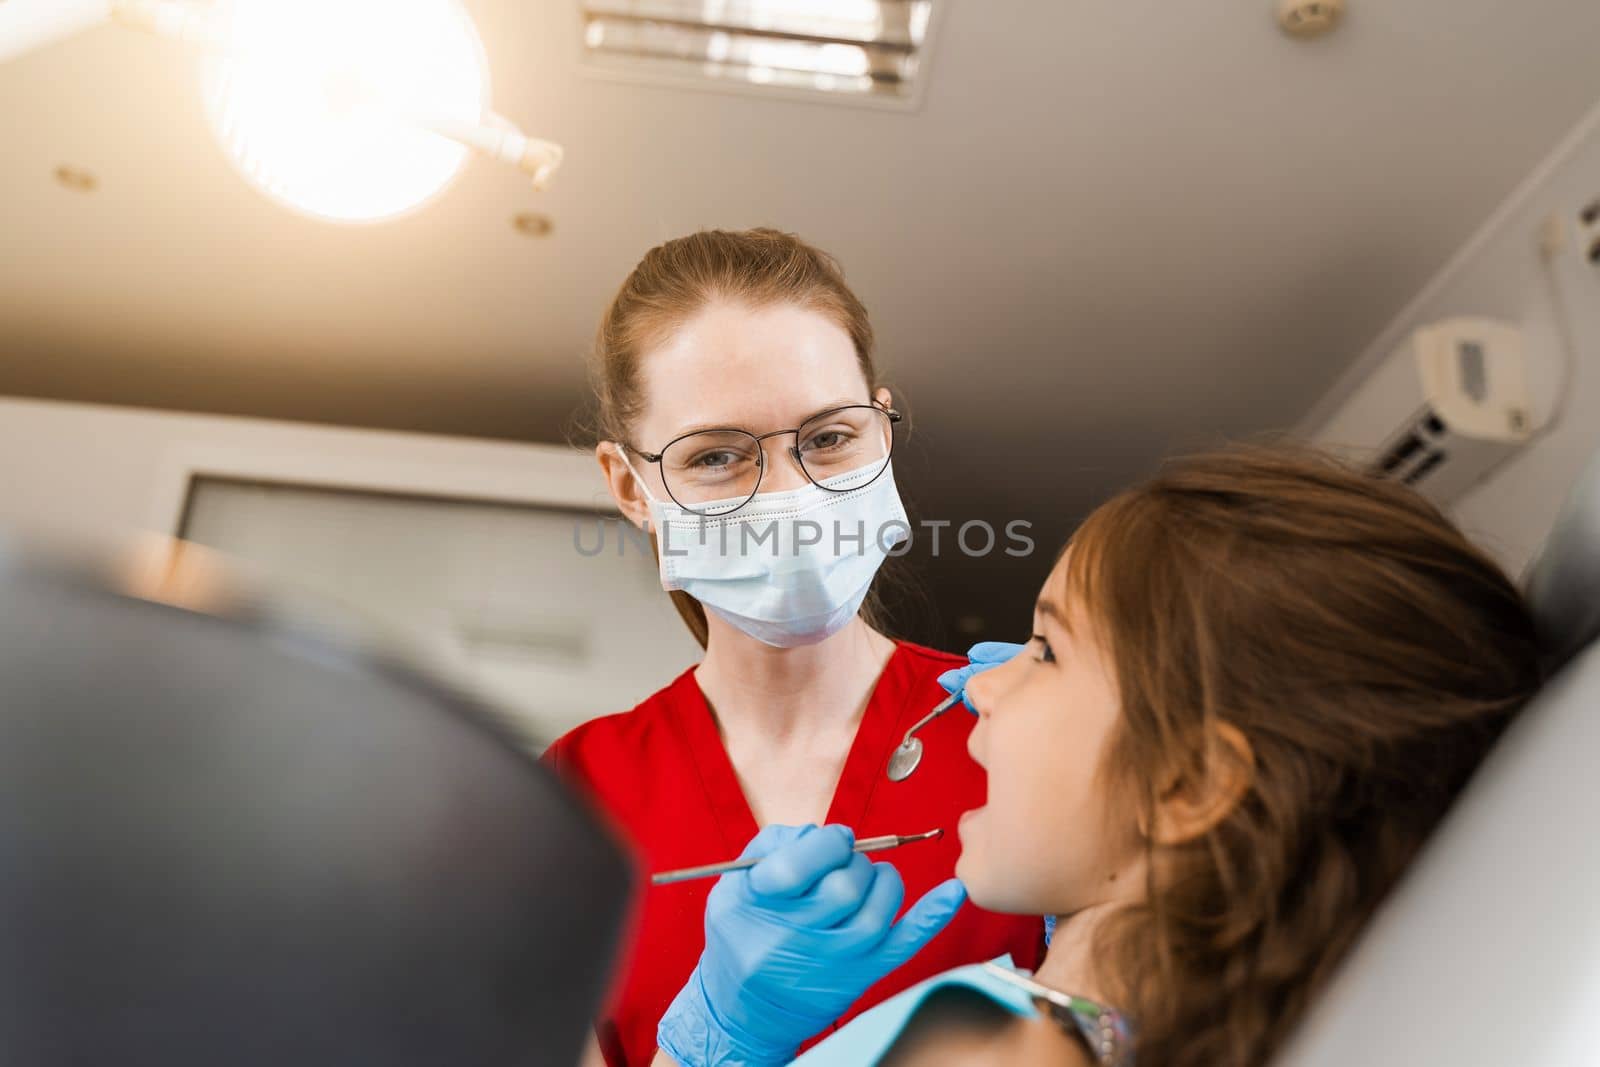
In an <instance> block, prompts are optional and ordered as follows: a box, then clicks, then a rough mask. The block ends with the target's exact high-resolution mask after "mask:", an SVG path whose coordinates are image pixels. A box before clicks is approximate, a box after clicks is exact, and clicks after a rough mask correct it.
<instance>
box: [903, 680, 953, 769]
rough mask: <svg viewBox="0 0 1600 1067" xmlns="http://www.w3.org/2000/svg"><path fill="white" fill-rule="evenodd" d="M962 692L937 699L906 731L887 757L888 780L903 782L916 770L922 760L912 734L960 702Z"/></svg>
mask: <svg viewBox="0 0 1600 1067" xmlns="http://www.w3.org/2000/svg"><path fill="white" fill-rule="evenodd" d="M962 692H963V691H962V690H960V689H957V690H956V691H955V692H954V693H951V694H950V695H949V696H947V697H945V698H944V699H943V700H941V701H939V703H938V704H937V705H935V706H934V709H933V710H932V711H930V712H928V714H926V715H924V716H923V717H922V721H920V722H918V723H917V724H916V725H915V726H913V727H912V728H911V729H909V730H907V731H906V739H905V740H904V741H902V742H900V747H899V748H897V749H895V750H894V753H893V754H892V755H891V756H890V757H889V781H891V782H903V781H905V780H906V779H907V778H910V777H911V772H912V771H914V770H916V769H917V764H919V763H921V762H922V742H921V741H920V740H918V739H917V738H916V737H914V736H913V735H914V734H915V733H916V732H917V731H918V730H920V729H922V728H923V727H924V726H926V725H928V724H929V723H930V722H932V721H933V720H934V719H937V718H938V717H939V716H941V715H943V714H944V713H945V712H947V711H949V710H950V709H951V708H953V707H955V706H956V705H957V704H959V703H961V694H962Z"/></svg>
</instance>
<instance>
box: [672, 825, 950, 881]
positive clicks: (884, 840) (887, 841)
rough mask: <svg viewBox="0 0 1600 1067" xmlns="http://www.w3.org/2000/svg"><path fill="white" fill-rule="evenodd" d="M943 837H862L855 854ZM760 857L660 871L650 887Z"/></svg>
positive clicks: (738, 867)
mask: <svg viewBox="0 0 1600 1067" xmlns="http://www.w3.org/2000/svg"><path fill="white" fill-rule="evenodd" d="M943 836H944V831H943V830H929V831H928V832H927V833H925V834H905V835H896V834H888V835H886V836H884V837H863V838H862V839H861V840H860V841H857V842H856V847H855V850H854V851H856V852H882V851H883V850H884V849H888V848H899V847H900V846H901V845H909V844H911V843H912V842H913V841H932V840H936V839H938V838H941V837H943ZM761 860H762V857H760V856H756V857H754V858H753V859H744V860H729V861H728V862H727V863H708V864H706V865H705V866H704V867H684V868H682V869H681V870H676V871H662V872H661V873H660V874H652V875H651V876H650V884H651V885H670V884H672V883H673V882H688V881H692V880H693V879H695V878H715V877H717V876H718V875H721V874H727V873H728V872H729V871H742V870H746V869H747V868H750V867H754V866H755V865H756V864H758V863H760V862H761Z"/></svg>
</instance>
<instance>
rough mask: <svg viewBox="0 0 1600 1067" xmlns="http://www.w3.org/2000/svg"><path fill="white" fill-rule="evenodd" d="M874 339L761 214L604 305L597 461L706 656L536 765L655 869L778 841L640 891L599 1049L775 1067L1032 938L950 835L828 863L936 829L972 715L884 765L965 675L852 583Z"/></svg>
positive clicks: (880, 488)
mask: <svg viewBox="0 0 1600 1067" xmlns="http://www.w3.org/2000/svg"><path fill="white" fill-rule="evenodd" d="M872 349H873V336H872V328H871V325H870V324H869V322H868V320H867V314H866V310H865V308H864V307H863V306H862V304H861V302H860V301H859V300H857V299H856V297H855V295H854V294H853V293H852V292H851V291H850V290H849V288H848V287H847V286H846V285H845V283H844V279H843V277H842V275H841V273H840V271H839V269H838V267H837V265H836V264H835V263H834V261H833V260H832V259H831V258H830V257H828V256H827V255H826V254H825V253H822V252H820V251H819V250H817V249H815V248H812V247H811V246H809V245H807V244H805V243H804V242H802V241H800V240H799V239H797V238H795V237H794V236H792V235H788V234H783V233H779V232H777V231H774V230H765V229H761V230H751V231H745V232H737V233H731V232H723V231H708V232H702V233H697V234H694V235H692V236H689V237H683V238H679V239H677V240H674V241H669V242H667V243H666V244H664V245H661V246H659V247H657V248H654V249H652V250H651V251H650V252H649V253H647V254H646V255H645V257H644V259H643V260H642V261H641V262H640V263H639V265H638V266H637V267H636V268H635V269H634V271H633V273H632V274H631V275H630V276H629V277H628V279H627V281H626V282H624V283H623V285H622V288H621V290H620V291H619V292H618V293H617V296H616V298H615V299H614V300H613V301H612V304H611V307H610V308H609V310H608V311H607V312H606V314H605V317H604V318H603V320H602V322H601V325H600V330H599V336H598V340H597V345H596V353H595V367H594V378H595V387H596V392H597V394H598V395H597V399H598V407H599V429H600V437H601V438H602V440H601V441H600V443H599V445H598V447H597V449H596V454H597V457H598V459H599V462H600V466H601V469H602V471H603V472H604V475H605V478H606V481H607V484H608V485H609V487H610V490H611V493H612V495H613V496H614V497H615V499H616V502H617V506H618V507H619V508H620V509H621V511H622V514H623V515H624V516H625V517H626V518H627V519H628V520H629V521H630V522H632V523H634V524H636V525H638V526H641V527H646V528H648V529H649V530H650V531H651V533H652V534H653V536H654V539H655V546H656V552H657V556H658V559H659V566H660V570H661V578H662V585H663V587H664V588H665V589H667V590H669V591H670V592H671V596H672V598H673V600H674V602H675V603H676V605H677V607H678V610H679V613H680V614H681V615H682V616H683V618H684V620H685V621H686V623H687V624H688V625H689V627H690V629H691V630H692V631H693V632H694V634H695V637H696V638H697V639H698V640H699V641H700V643H701V644H702V645H703V646H704V648H705V655H704V657H703V659H702V661H701V662H700V664H699V665H698V666H695V667H691V668H690V669H688V670H686V671H685V672H684V673H683V674H682V675H680V676H679V677H678V678H677V680H676V681H674V682H672V683H671V684H670V685H668V686H667V687H666V688H665V689H662V690H661V691H660V692H657V693H655V694H652V695H651V696H649V697H647V698H646V699H645V700H644V701H643V703H641V704H639V705H638V706H637V707H635V708H634V709H633V710H632V711H628V712H624V713H622V714H618V715H611V716H608V717H605V718H601V719H597V720H594V721H592V722H589V723H585V724H584V725H582V726H580V727H578V728H577V729H575V730H573V731H571V732H570V733H568V734H567V735H566V736H564V737H562V738H561V739H560V740H558V741H557V742H556V743H555V744H554V745H552V746H551V748H550V750H549V751H548V753H547V754H546V759H547V760H548V762H549V763H550V764H551V765H552V766H553V767H554V768H555V769H556V770H557V772H558V773H559V774H561V775H562V776H563V777H564V778H566V779H567V780H569V781H571V782H574V783H576V784H578V785H579V786H580V787H581V788H583V789H585V790H586V791H587V792H588V793H589V794H590V795H591V796H592V797H593V798H594V799H595V800H596V801H597V802H598V803H599V804H600V805H601V806H602V807H603V808H604V809H605V810H607V811H608V812H609V814H610V815H611V816H612V817H613V818H614V819H615V820H616V822H617V823H618V824H619V825H620V826H621V827H622V829H623V830H624V831H626V832H627V833H629V834H630V835H631V836H632V838H633V840H634V841H635V843H636V844H637V846H638V849H639V852H640V854H641V857H642V859H643V860H644V862H645V863H646V864H647V865H648V867H649V869H650V870H652V871H660V870H665V869H672V868H680V867H688V866H695V865H699V864H705V863H711V862H715V861H718V860H721V859H726V858H728V857H730V856H735V855H739V854H741V853H742V852H744V851H745V850H746V848H747V846H748V848H749V852H748V853H747V854H749V855H766V854H768V853H772V852H775V851H776V852H778V853H779V855H778V856H774V857H773V860H772V861H770V862H768V863H764V864H762V865H760V866H758V867H757V868H755V869H754V870H752V871H751V872H749V873H748V874H744V875H741V877H740V879H739V880H738V881H737V884H733V881H732V880H730V879H724V880H723V882H722V883H719V884H721V885H724V886H725V887H726V888H723V889H722V890H721V891H720V892H719V894H718V896H717V898H715V904H714V907H713V909H712V913H711V914H710V915H708V914H707V898H708V894H710V892H711V889H712V883H711V882H710V881H709V880H702V881H689V882H682V883H678V884H672V885H662V886H652V887H650V888H649V889H648V890H647V892H646V895H645V899H644V902H643V907H642V911H641V914H640V917H639V921H638V923H637V925H636V927H635V931H634V932H635V939H634V943H633V945H632V947H631V951H630V954H629V956H628V958H627V960H626V962H625V963H624V972H623V976H622V980H621V982H620V985H619V986H618V988H617V990H616V991H615V993H614V995H613V998H612V1001H611V1003H610V1004H609V1005H608V1006H607V1008H605V1009H604V1012H603V1015H602V1017H601V1018H600V1019H598V1020H597V1021H596V1034H597V1037H598V1039H599V1046H600V1050H601V1052H602V1053H603V1055H604V1057H605V1059H606V1061H607V1063H608V1064H610V1065H611V1067H642V1065H645V1064H649V1063H651V1062H652V1060H653V1059H654V1058H655V1057H656V1056H657V1046H658V1027H659V1032H660V1034H661V1035H663V1040H662V1042H661V1043H662V1044H663V1045H664V1046H668V1047H667V1049H666V1051H667V1053H668V1054H669V1055H671V1056H673V1057H676V1058H681V1059H683V1060H685V1061H690V1062H693V1063H695V1064H696V1065H697V1067H698V1064H699V1063H712V1062H718V1063H761V1062H783V1061H785V1060H787V1059H788V1058H791V1057H792V1056H793V1055H794V1053H795V1050H796V1047H797V1046H798V1045H799V1044H800V1043H801V1042H804V1041H806V1040H807V1039H808V1038H812V1037H815V1036H819V1034H825V1033H826V1032H828V1031H829V1030H830V1028H832V1027H836V1026H837V1025H838V1024H839V1023H841V1022H843V1021H847V1020H848V1019H850V1018H852V1017H853V1016H854V1015H856V1014H858V1013H859V1012H861V1011H862V1010H865V1009H866V1008H869V1007H871V1006H872V1005H874V1004H876V1003H878V1002H880V1001H882V1000H883V999H885V998H886V997H889V996H891V995H893V994H894V993H896V992H898V991H899V990H901V989H904V988H906V987H907V986H909V985H912V984H914V983H916V982H918V981H921V980H922V979H924V978H927V977H929V976H930V975H933V974H937V973H939V972H940V971H943V970H946V969H948V968H951V967H955V966H960V965H962V964H966V963H972V962H977V961H981V960H987V959H991V958H994V957H996V956H1000V955H1004V954H1006V953H1010V954H1011V956H1012V958H1013V959H1014V960H1015V961H1016V962H1017V963H1018V965H1020V966H1024V967H1033V966H1035V965H1036V964H1037V961H1038V959H1039V958H1040V955H1041V949H1042V932H1043V931H1042V926H1041V924H1040V922H1039V920H1037V919H1027V918H1019V917H1016V916H1001V915H996V914H993V913H990V912H985V911H982V910H980V909H978V908H977V907H975V906H973V905H971V904H967V903H964V899H965V894H964V891H963V890H962V889H961V886H960V883H958V882H954V881H952V880H951V877H952V873H953V871H954V867H955V860H956V857H957V853H958V848H957V843H956V841H955V839H954V835H953V834H949V835H947V836H945V837H944V838H943V839H942V840H938V841H930V842H926V843H920V844H915V845H910V846H907V847H905V848H903V849H901V850H899V851H896V852H894V853H892V854H891V855H892V863H871V862H868V860H867V859H866V858H865V857H864V856H859V855H858V856H856V857H855V860H854V861H852V862H850V863H848V864H845V865H844V866H843V867H842V868H841V869H838V870H835V868H837V867H839V865H840V861H839V859H838V858H837V857H836V856H834V853H837V852H839V851H840V850H841V849H842V850H846V851H847V850H848V849H849V848H850V847H851V845H852V843H853V840H854V837H868V836H876V835H881V834H911V833H918V832H921V831H925V830H930V829H935V828H946V829H949V828H953V827H954V825H955V821H956V818H957V817H958V816H959V815H960V813H961V812H963V811H966V810H967V809H969V808H974V807H977V806H979V805H981V804H982V802H983V799H984V795H985V784H984V777H983V772H982V770H981V769H980V768H979V767H978V765H977V764H976V763H974V762H973V761H972V759H971V757H970V756H969V755H968V753H967V746H966V735H967V733H968V732H969V731H970V730H971V729H972V726H973V721H974V720H973V718H972V717H971V716H969V715H959V714H958V715H946V716H942V717H940V718H939V719H937V720H935V721H934V722H933V723H932V724H931V725H929V726H928V727H926V728H925V730H924V731H923V733H922V736H923V738H924V740H925V741H926V750H925V751H926V756H925V758H924V763H923V766H922V767H921V769H920V770H919V772H918V773H917V774H915V775H912V776H911V777H910V778H908V779H906V780H905V781H901V782H892V781H889V780H888V779H887V778H886V776H885V774H884V769H885V766H886V765H887V763H888V760H889V756H890V754H891V752H892V751H893V750H894V748H895V747H896V745H897V744H899V742H900V740H901V738H902V736H903V735H904V734H905V731H906V730H907V728H908V727H910V726H911V725H912V724H913V723H915V722H916V721H917V720H918V719H919V718H921V717H922V716H923V715H924V714H925V713H926V712H927V710H928V709H929V707H931V706H932V705H933V704H935V703H937V702H938V701H939V700H940V699H942V698H943V697H944V695H945V693H944V690H943V689H941V687H940V682H939V679H940V676H941V675H954V676H955V679H959V678H960V677H962V676H963V675H964V674H965V673H966V672H967V671H970V670H971V668H969V667H966V665H965V661H964V660H962V659H961V658H959V657H956V656H951V655H947V654H945V653H941V652H935V651H932V650H930V649H927V648H922V647H919V646H917V645H913V644H910V643H908V642H904V641H895V640H892V639H891V638H889V637H887V636H885V635H884V634H883V633H882V632H880V630H879V629H878V628H877V627H876V626H874V625H873V623H872V620H871V614H870V612H871V605H870V602H868V600H867V598H868V594H869V590H870V587H871V585H872V581H873V577H874V575H875V574H876V572H877V569H878V567H879V566H880V565H881V563H882V562H883V560H884V558H885V556H886V555H888V554H889V551H890V550H891V549H892V548H893V547H894V545H895V544H896V543H897V542H898V541H899V540H901V539H902V538H903V537H905V536H908V535H909V533H910V528H909V525H908V524H907V522H906V516H905V511H904V508H903V507H902V505H901V501H900V497H899V495H898V493H897V492H896V489H895V483H894V473H893V470H892V469H891V467H890V454H891V453H892V450H893V436H894V423H895V422H896V421H898V419H899V416H898V414H897V413H896V412H894V410H893V407H892V404H891V397H890V394H889V392H888V390H886V389H883V388H881V387H878V383H877V377H876V371H875V370H874V367H873V362H872ZM864 604H866V607H865V608H864V607H863V605H864ZM958 672H959V673H958ZM946 682H947V683H948V684H959V682H958V681H956V680H954V679H953V678H950V677H947V678H946ZM824 823H826V824H832V825H828V826H822V827H821V828H820V829H818V828H815V827H816V826H818V825H820V824H824ZM763 827H765V828H766V829H765V830H763ZM792 827H803V829H792ZM758 833H759V836H758ZM828 872H831V873H828ZM735 889H737V892H735V891H734V890H735ZM904 901H916V903H915V904H913V905H912V907H911V908H910V909H908V910H907V911H906V913H905V914H904V916H903V917H902V918H901V919H900V921H899V922H898V923H897V924H894V925H893V926H891V923H893V921H894V919H895V916H896V915H897V914H898V913H900V911H901V910H902V904H903V902H904ZM708 925H710V926H711V927H713V933H712V936H711V937H710V938H709V939H708V938H707V935H706V929H707V926H708ZM924 946H926V949H925V950H924ZM913 956H914V957H915V958H912V957H913ZM908 959H909V960H910V962H909V963H906V965H905V966H900V964H902V963H905V961H906V960H908ZM757 974H765V975H772V974H781V975H783V980H784V981H785V982H786V983H788V988H789V990H790V991H791V992H792V991H793V990H795V989H802V990H805V991H806V992H807V994H808V996H807V997H805V998H804V999H805V1000H806V1002H807V1004H808V1006H809V1009H810V1010H809V1011H808V1013H807V1014H805V1015H804V1016H788V1015H785V1013H782V1012H776V1011H773V1010H771V1001H768V1000H764V999H763V998H762V997H761V995H760V992H761V991H760V988H759V986H757V985H755V984H753V983H752V982H750V981H746V979H747V978H750V977H751V976H754V975H757ZM669 1008H670V1010H669ZM662 1058H663V1060H666V1059H667V1058H668V1057H667V1056H663V1057H662Z"/></svg>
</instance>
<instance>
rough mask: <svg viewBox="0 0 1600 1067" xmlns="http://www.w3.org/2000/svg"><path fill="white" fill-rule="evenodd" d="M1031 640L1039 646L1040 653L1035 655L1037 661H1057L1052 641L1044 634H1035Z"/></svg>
mask: <svg viewBox="0 0 1600 1067" xmlns="http://www.w3.org/2000/svg"><path fill="white" fill-rule="evenodd" d="M1029 641H1030V643H1032V644H1035V645H1038V646H1039V654H1038V655H1037V656H1035V657H1034V662H1035V663H1054V662H1055V661H1056V654H1055V651H1054V650H1053V649H1051V647H1050V642H1049V641H1048V640H1047V639H1046V638H1045V636H1044V634H1034V635H1033V636H1032V637H1031V638H1030V639H1029Z"/></svg>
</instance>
